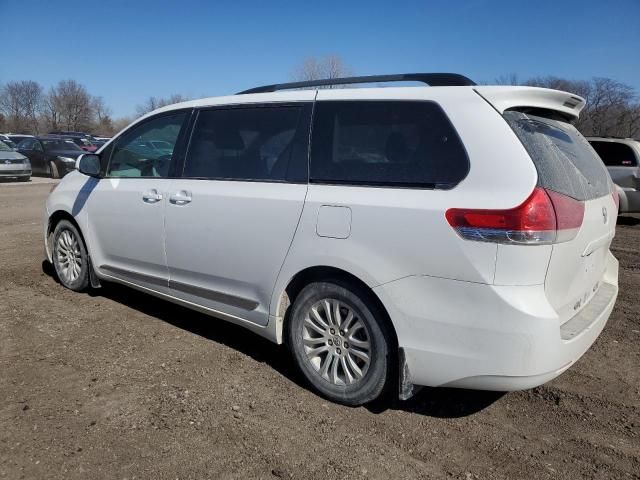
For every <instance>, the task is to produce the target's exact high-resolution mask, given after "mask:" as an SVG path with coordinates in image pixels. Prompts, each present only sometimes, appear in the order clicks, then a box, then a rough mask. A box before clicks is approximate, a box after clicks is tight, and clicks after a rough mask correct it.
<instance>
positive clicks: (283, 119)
mask: <svg viewBox="0 0 640 480" xmlns="http://www.w3.org/2000/svg"><path fill="white" fill-rule="evenodd" d="M303 108H304V107H303V106H302V105H299V106H264V107H242V108H226V109H225V108H221V109H216V110H204V111H201V112H200V113H199V114H198V119H197V121H196V124H195V127H194V129H193V135H192V137H191V142H190V144H189V151H188V153H187V159H186V162H185V166H184V172H183V177H189V178H203V179H218V180H247V181H280V182H284V181H292V182H294V181H304V182H306V180H307V178H306V177H307V172H306V170H307V149H308V146H307V145H308V131H305V128H304V127H303V126H302V125H300V126H299V124H302V123H305V122H303V121H301V119H302V114H303ZM306 125H307V127H308V122H306ZM301 169H302V171H301Z"/></svg>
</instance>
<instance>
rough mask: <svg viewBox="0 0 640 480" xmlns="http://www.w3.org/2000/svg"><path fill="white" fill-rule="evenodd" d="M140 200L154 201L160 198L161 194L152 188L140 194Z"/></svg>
mask: <svg viewBox="0 0 640 480" xmlns="http://www.w3.org/2000/svg"><path fill="white" fill-rule="evenodd" d="M142 200H143V201H144V202H146V203H156V202H159V201H160V200H162V194H161V193H158V190H156V189H155V188H153V189H151V190H149V191H148V192H145V193H144V194H143V195H142Z"/></svg>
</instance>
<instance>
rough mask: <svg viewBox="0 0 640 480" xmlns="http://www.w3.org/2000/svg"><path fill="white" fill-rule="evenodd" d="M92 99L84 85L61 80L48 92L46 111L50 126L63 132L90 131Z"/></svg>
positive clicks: (73, 81)
mask: <svg viewBox="0 0 640 480" xmlns="http://www.w3.org/2000/svg"><path fill="white" fill-rule="evenodd" d="M91 101H92V98H91V95H89V93H88V92H87V89H86V88H85V87H84V85H81V84H79V83H78V82H76V81H75V80H61V81H60V82H58V85H56V86H55V87H52V88H51V90H50V91H49V98H48V102H47V111H48V114H49V115H50V117H51V118H52V119H54V118H55V119H56V122H55V123H52V126H57V127H61V128H64V129H65V130H90V128H91V126H92V121H93V118H92V116H93V112H92V108H91V107H92V103H91Z"/></svg>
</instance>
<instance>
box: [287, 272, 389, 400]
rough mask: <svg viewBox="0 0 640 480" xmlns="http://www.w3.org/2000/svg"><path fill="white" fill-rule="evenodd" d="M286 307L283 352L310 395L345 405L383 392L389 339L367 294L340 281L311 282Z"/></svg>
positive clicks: (385, 380)
mask: <svg viewBox="0 0 640 480" xmlns="http://www.w3.org/2000/svg"><path fill="white" fill-rule="evenodd" d="M291 309H292V310H291V317H290V319H289V328H288V330H287V335H288V344H289V348H290V350H291V353H292V355H293V358H294V361H295V363H296V365H297V367H298V369H299V370H300V372H301V373H302V374H303V375H304V377H305V378H306V379H307V381H308V382H309V384H310V385H311V387H312V388H313V389H314V390H315V391H317V392H318V393H320V394H321V395H322V396H324V397H326V398H328V399H329V400H332V401H334V402H337V403H342V404H344V405H349V406H357V405H362V404H365V403H369V402H372V401H373V400H375V399H376V398H378V397H379V396H380V395H381V394H382V393H383V391H385V389H386V388H387V387H388V385H389V384H390V383H391V379H392V376H393V375H392V372H393V365H394V364H393V358H392V345H393V341H392V338H393V336H392V335H391V333H390V332H389V327H388V326H387V323H386V321H385V318H384V313H383V312H381V311H380V309H379V307H378V306H377V305H376V304H375V302H373V301H371V295H370V292H366V291H365V290H364V289H363V288H360V287H359V286H358V285H355V284H352V283H351V282H346V281H342V280H331V281H323V282H316V283H311V284H309V285H307V286H306V287H305V288H304V289H302V291H301V292H300V294H299V295H298V296H297V298H296V299H295V301H294V304H293V306H292V307H291Z"/></svg>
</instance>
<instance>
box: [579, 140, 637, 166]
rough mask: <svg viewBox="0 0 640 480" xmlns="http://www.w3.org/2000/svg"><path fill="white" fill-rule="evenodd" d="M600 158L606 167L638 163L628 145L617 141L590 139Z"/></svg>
mask: <svg viewBox="0 0 640 480" xmlns="http://www.w3.org/2000/svg"><path fill="white" fill-rule="evenodd" d="M589 143H591V146H592V147H593V148H594V150H595V151H596V152H598V155H600V158H601V159H602V161H603V162H604V164H605V165H606V166H607V167H635V166H636V165H638V162H637V160H636V155H635V153H633V149H632V148H631V147H630V146H629V145H625V144H624V143H617V142H598V141H591V142H589Z"/></svg>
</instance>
